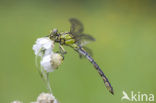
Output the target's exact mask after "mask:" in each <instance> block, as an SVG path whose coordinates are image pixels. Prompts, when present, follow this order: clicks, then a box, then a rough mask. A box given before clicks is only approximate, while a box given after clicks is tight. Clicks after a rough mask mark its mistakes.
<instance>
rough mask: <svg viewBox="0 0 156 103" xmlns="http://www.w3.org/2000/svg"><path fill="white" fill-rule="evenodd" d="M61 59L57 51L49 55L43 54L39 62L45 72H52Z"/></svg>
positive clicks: (60, 62)
mask: <svg viewBox="0 0 156 103" xmlns="http://www.w3.org/2000/svg"><path fill="white" fill-rule="evenodd" d="M62 61H63V57H62V56H61V55H60V54H58V53H52V54H49V55H45V56H44V57H43V58H42V60H41V62H40V64H41V66H42V67H43V69H44V70H45V71H47V72H53V71H54V70H55V69H57V68H58V67H59V66H60V65H61V64H62Z"/></svg>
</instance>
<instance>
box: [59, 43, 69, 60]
mask: <svg viewBox="0 0 156 103" xmlns="http://www.w3.org/2000/svg"><path fill="white" fill-rule="evenodd" d="M59 49H60V50H59V53H60V54H61V56H62V57H63V59H64V55H65V54H67V52H66V50H65V49H64V48H63V46H62V45H61V44H60V45H59Z"/></svg>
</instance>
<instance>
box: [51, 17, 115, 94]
mask: <svg viewBox="0 0 156 103" xmlns="http://www.w3.org/2000/svg"><path fill="white" fill-rule="evenodd" d="M69 21H70V23H71V27H70V31H69V32H61V33H60V32H58V30H57V29H53V30H52V31H51V33H50V35H49V36H48V37H49V38H50V39H51V40H53V41H54V42H56V43H59V48H60V49H59V53H61V55H62V56H64V54H66V53H67V52H66V51H65V49H64V48H63V45H65V46H69V47H71V48H73V49H74V50H75V51H76V52H78V53H79V55H80V57H86V58H87V59H88V60H89V61H90V62H91V63H92V64H93V66H94V68H95V69H96V70H97V71H98V73H99V75H100V76H101V77H102V79H103V81H104V84H105V86H106V88H107V89H108V91H109V92H110V93H111V94H114V92H113V88H112V86H111V84H110V82H109V81H108V79H107V77H106V76H105V74H104V73H103V71H102V70H101V69H100V67H99V66H98V64H97V63H96V62H95V60H94V59H93V58H92V57H91V56H92V52H91V50H90V49H89V48H87V47H86V46H85V44H87V43H88V42H90V41H95V39H94V38H93V37H92V36H90V35H88V34H84V33H83V31H84V28H83V24H82V23H81V22H80V21H79V20H77V19H74V18H72V19H70V20H69Z"/></svg>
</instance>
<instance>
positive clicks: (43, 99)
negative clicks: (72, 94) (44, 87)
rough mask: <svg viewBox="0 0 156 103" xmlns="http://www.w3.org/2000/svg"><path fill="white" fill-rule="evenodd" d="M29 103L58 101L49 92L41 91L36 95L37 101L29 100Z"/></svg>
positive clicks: (54, 102) (52, 102) (55, 102)
mask: <svg viewBox="0 0 156 103" xmlns="http://www.w3.org/2000/svg"><path fill="white" fill-rule="evenodd" d="M31 103H58V101H57V100H56V99H55V97H54V96H53V95H52V94H50V93H41V94H40V95H39V96H38V97H37V101H36V102H31Z"/></svg>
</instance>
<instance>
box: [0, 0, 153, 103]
mask: <svg viewBox="0 0 156 103" xmlns="http://www.w3.org/2000/svg"><path fill="white" fill-rule="evenodd" d="M71 17H75V18H77V19H79V20H81V21H82V22H83V24H84V27H85V31H84V32H85V33H89V34H91V35H92V36H93V37H95V38H96V42H94V43H91V44H88V47H90V48H91V49H92V50H93V53H94V57H93V58H94V59H95V60H96V61H97V63H98V64H99V66H100V67H101V68H102V70H103V71H104V73H105V74H106V75H107V77H108V78H109V80H110V81H111V84H112V86H113V87H114V91H115V95H114V96H112V95H111V94H110V93H109V92H108V91H107V90H106V88H105V86H104V84H103V81H102V80H101V78H100V76H99V75H98V73H97V72H96V70H95V69H94V68H93V66H92V65H91V64H90V63H89V62H88V61H87V60H86V59H79V56H78V55H77V54H76V53H75V51H73V50H72V49H70V48H69V47H65V49H66V50H67V52H68V54H67V55H66V56H65V60H64V63H63V64H62V65H61V66H60V68H59V69H58V70H57V71H55V72H52V73H51V74H50V82H51V85H52V89H53V94H54V95H55V96H56V98H57V99H58V100H59V101H60V103H120V102H121V97H122V91H123V90H124V91H126V92H127V93H128V94H129V95H130V92H131V91H134V92H136V93H137V92H138V91H140V92H141V93H152V94H156V80H155V79H156V1H155V0H117V1H115V0H107V1H105V0H101V1H100V0H99V1H95V0H92V1H91V0H79V1H78V0H77V1H76V0H25V1H24V0H12V1H11V0H10V1H9V0H1V1H0V47H1V51H0V103H9V102H11V101H13V100H21V101H23V102H24V103H29V102H30V101H35V100H36V98H37V96H38V95H39V94H40V93H41V92H47V90H46V88H45V86H44V83H43V81H42V80H41V78H40V76H39V74H38V72H37V70H36V68H35V63H34V61H35V60H34V58H35V55H34V52H33V50H32V46H33V44H34V43H35V40H36V39H37V38H39V37H43V36H46V35H47V34H48V33H49V31H50V30H51V29H52V28H58V30H59V31H69V27H70V24H69V22H68V19H69V18H71ZM124 102H126V101H124ZM127 103H129V102H127Z"/></svg>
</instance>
